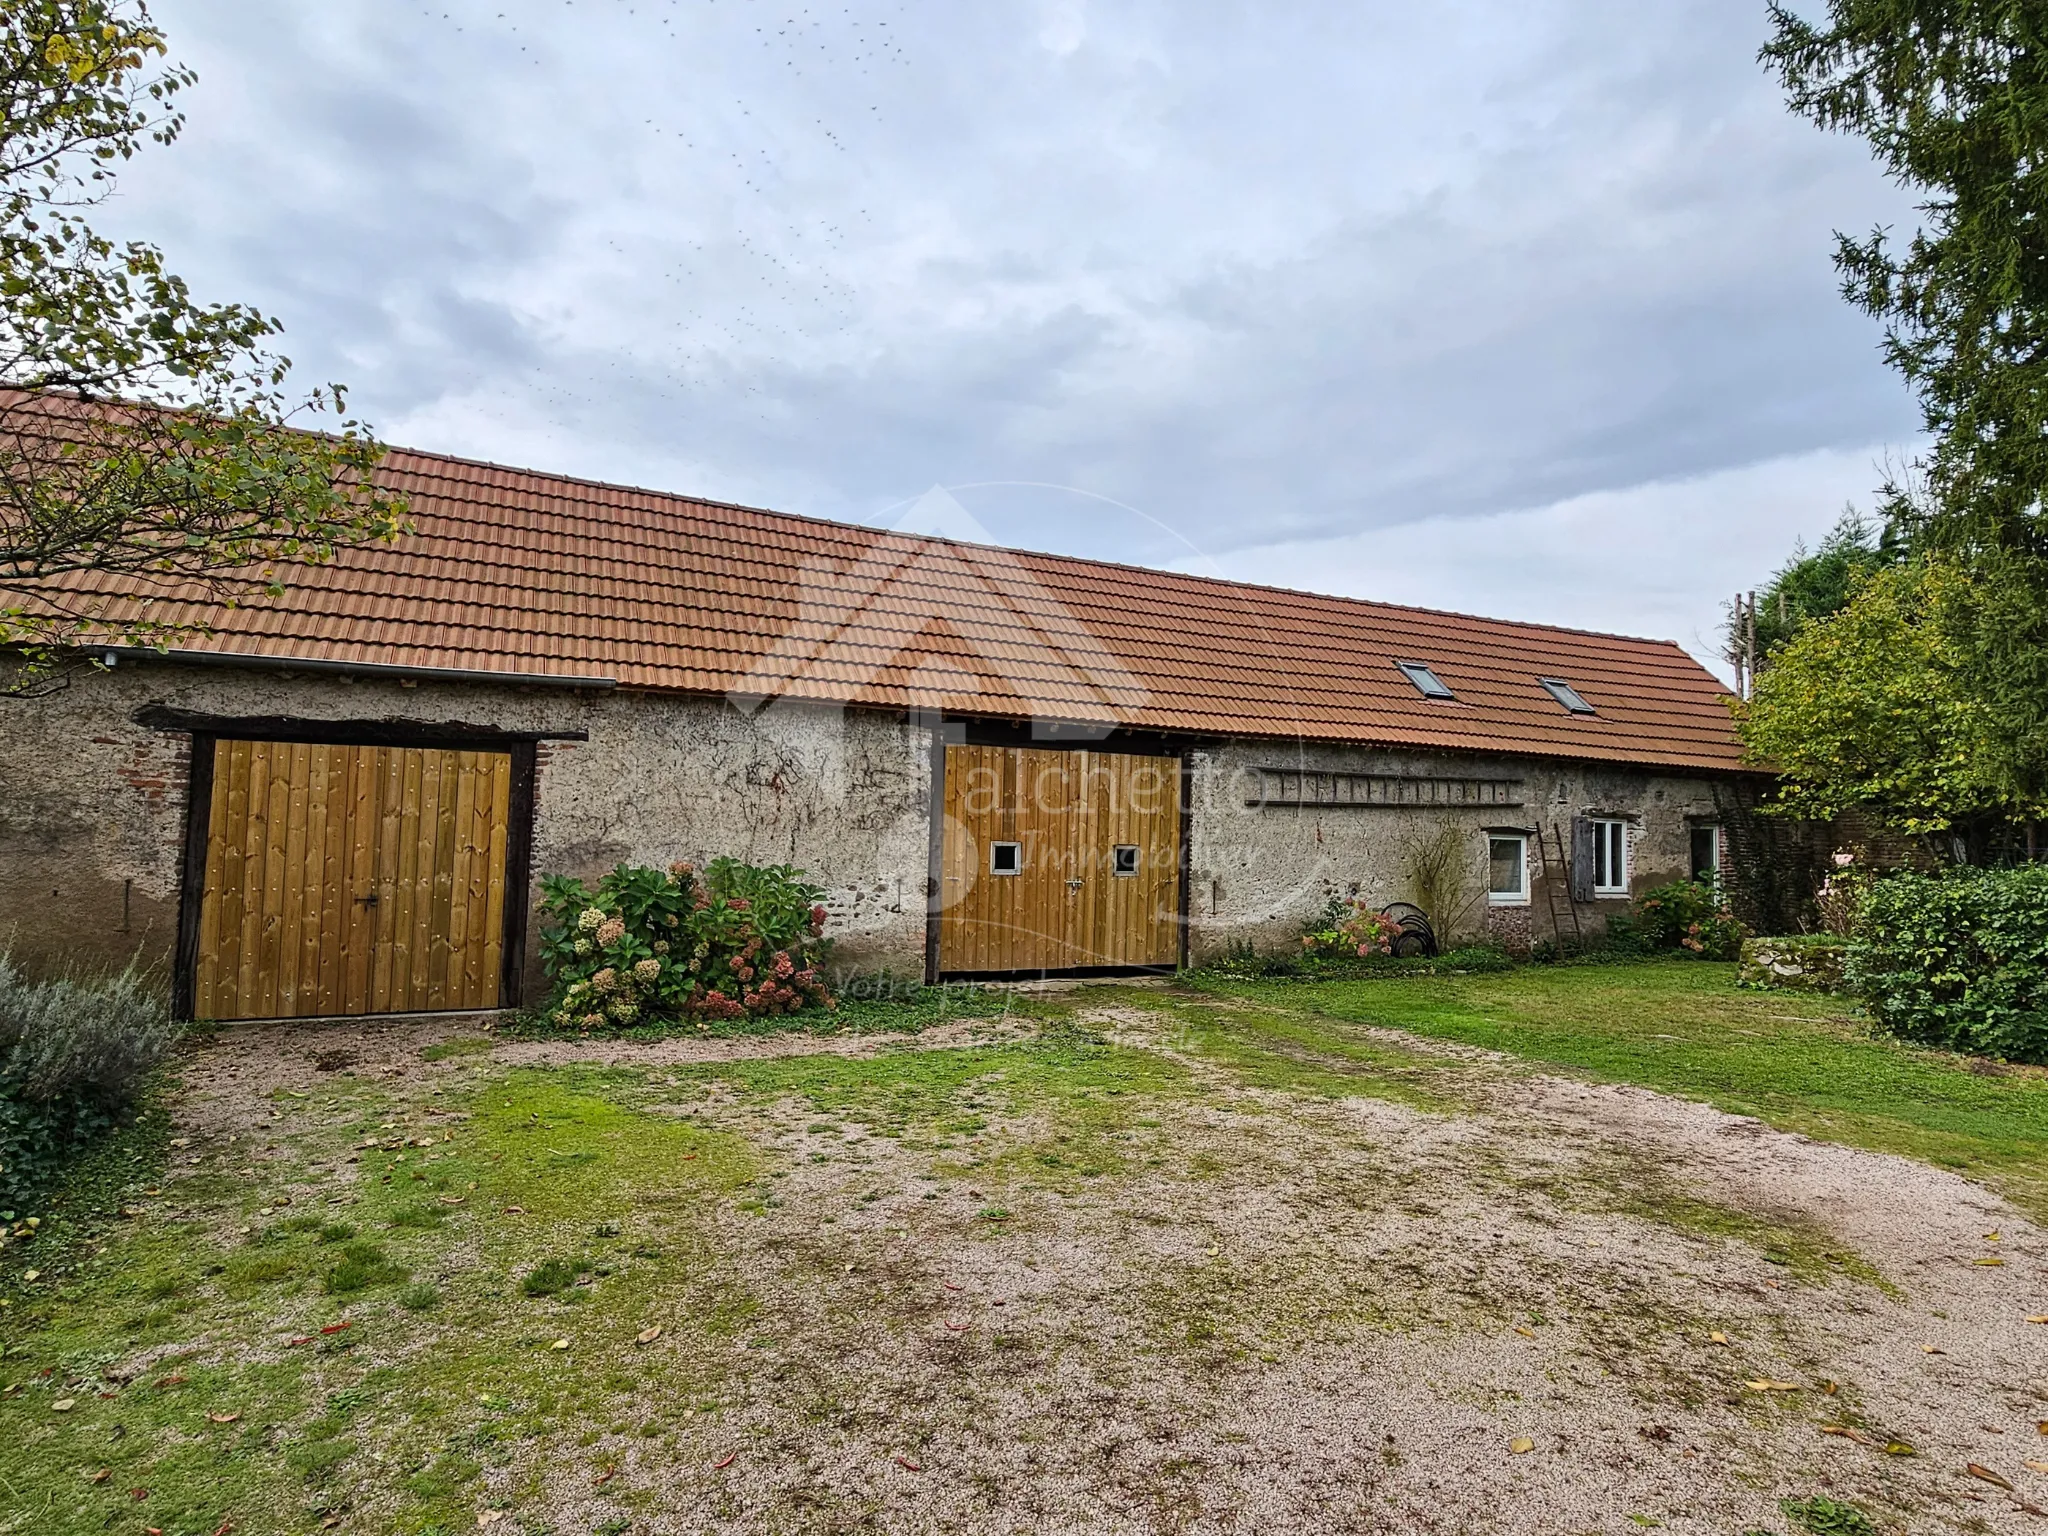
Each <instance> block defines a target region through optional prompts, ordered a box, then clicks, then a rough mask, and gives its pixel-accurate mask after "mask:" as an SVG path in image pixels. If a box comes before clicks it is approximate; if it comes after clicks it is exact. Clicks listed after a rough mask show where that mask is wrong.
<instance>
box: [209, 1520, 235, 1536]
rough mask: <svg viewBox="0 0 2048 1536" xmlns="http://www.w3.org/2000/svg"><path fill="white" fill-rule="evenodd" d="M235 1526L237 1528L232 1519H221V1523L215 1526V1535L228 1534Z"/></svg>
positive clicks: (222, 1535)
mask: <svg viewBox="0 0 2048 1536" xmlns="http://www.w3.org/2000/svg"><path fill="white" fill-rule="evenodd" d="M234 1528H235V1522H234V1521H232V1520H223V1521H221V1523H220V1524H219V1525H216V1526H215V1527H214V1528H213V1536H228V1532H229V1531H232V1530H233V1529H234Z"/></svg>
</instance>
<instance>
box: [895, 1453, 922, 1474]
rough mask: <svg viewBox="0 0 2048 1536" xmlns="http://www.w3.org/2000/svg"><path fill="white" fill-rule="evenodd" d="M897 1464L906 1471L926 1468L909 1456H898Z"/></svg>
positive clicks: (918, 1470)
mask: <svg viewBox="0 0 2048 1536" xmlns="http://www.w3.org/2000/svg"><path fill="white" fill-rule="evenodd" d="M896 1465H897V1466H899V1467H901V1468H902V1469H903V1470H904V1471H906V1472H922V1471H923V1470H924V1468H923V1467H921V1466H919V1465H918V1464H917V1463H916V1462H914V1461H912V1460H911V1459H910V1458H909V1457H908V1456H898V1457H897V1458H896Z"/></svg>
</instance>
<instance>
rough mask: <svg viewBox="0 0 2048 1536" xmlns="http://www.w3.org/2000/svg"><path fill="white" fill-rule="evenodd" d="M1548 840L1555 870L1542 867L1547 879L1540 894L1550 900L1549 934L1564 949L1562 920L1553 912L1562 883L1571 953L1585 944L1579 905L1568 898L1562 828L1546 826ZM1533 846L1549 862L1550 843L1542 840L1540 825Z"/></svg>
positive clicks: (1568, 876) (1569, 881)
mask: <svg viewBox="0 0 2048 1536" xmlns="http://www.w3.org/2000/svg"><path fill="white" fill-rule="evenodd" d="M1550 841H1551V842H1554V843H1555V844H1556V845H1557V863H1556V865H1555V873H1552V871H1551V870H1550V869H1546V870H1545V871H1544V873H1545V874H1547V875H1550V878H1549V879H1547V880H1545V881H1544V882H1543V890H1544V894H1545V895H1546V896H1547V897H1548V898H1549V901H1550V935H1551V938H1552V940H1553V941H1555V943H1556V944H1557V947H1558V948H1559V949H1560V950H1562V949H1563V948H1564V923H1563V921H1562V920H1561V919H1560V918H1559V916H1558V911H1557V901H1558V887H1559V886H1560V885H1562V886H1563V887H1564V908H1565V911H1566V912H1568V913H1570V914H1571V920H1572V948H1573V951H1574V952H1582V951H1583V950H1584V949H1585V947H1586V932H1585V930H1584V929H1583V928H1581V927H1580V926H1579V904H1578V903H1577V902H1576V901H1574V900H1572V866H1571V861H1570V860H1569V859H1568V858H1567V857H1566V856H1565V851H1564V830H1563V828H1561V827H1555V826H1553V827H1552V828H1551V829H1550ZM1536 846H1537V848H1538V849H1539V850H1540V851H1541V852H1542V854H1543V862H1544V864H1545V865H1549V864H1550V861H1551V855H1550V843H1546V842H1545V841H1544V835H1543V832H1542V830H1541V829H1540V828H1539V829H1538V831H1537V833H1536Z"/></svg>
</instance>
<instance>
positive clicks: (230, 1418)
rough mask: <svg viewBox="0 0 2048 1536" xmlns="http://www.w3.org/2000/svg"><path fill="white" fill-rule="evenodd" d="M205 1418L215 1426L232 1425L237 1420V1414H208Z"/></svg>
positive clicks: (238, 1415)
mask: <svg viewBox="0 0 2048 1536" xmlns="http://www.w3.org/2000/svg"><path fill="white" fill-rule="evenodd" d="M207 1417H208V1418H209V1419H211V1420H213V1422H214V1423H216V1424H232V1423H234V1422H235V1420H237V1419H239V1418H240V1417H241V1415H240V1414H239V1413H209V1414H208V1415H207Z"/></svg>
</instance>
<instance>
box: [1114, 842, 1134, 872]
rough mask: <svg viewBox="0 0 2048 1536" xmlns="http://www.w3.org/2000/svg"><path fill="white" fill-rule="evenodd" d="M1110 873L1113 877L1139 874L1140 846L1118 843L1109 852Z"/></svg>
mask: <svg viewBox="0 0 2048 1536" xmlns="http://www.w3.org/2000/svg"><path fill="white" fill-rule="evenodd" d="M1109 872H1110V873H1111V874H1112V875H1135V874H1137V872H1138V845H1137V844H1136V843H1118V844H1117V845H1116V846H1115V847H1113V848H1111V849H1110V850H1109Z"/></svg>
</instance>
